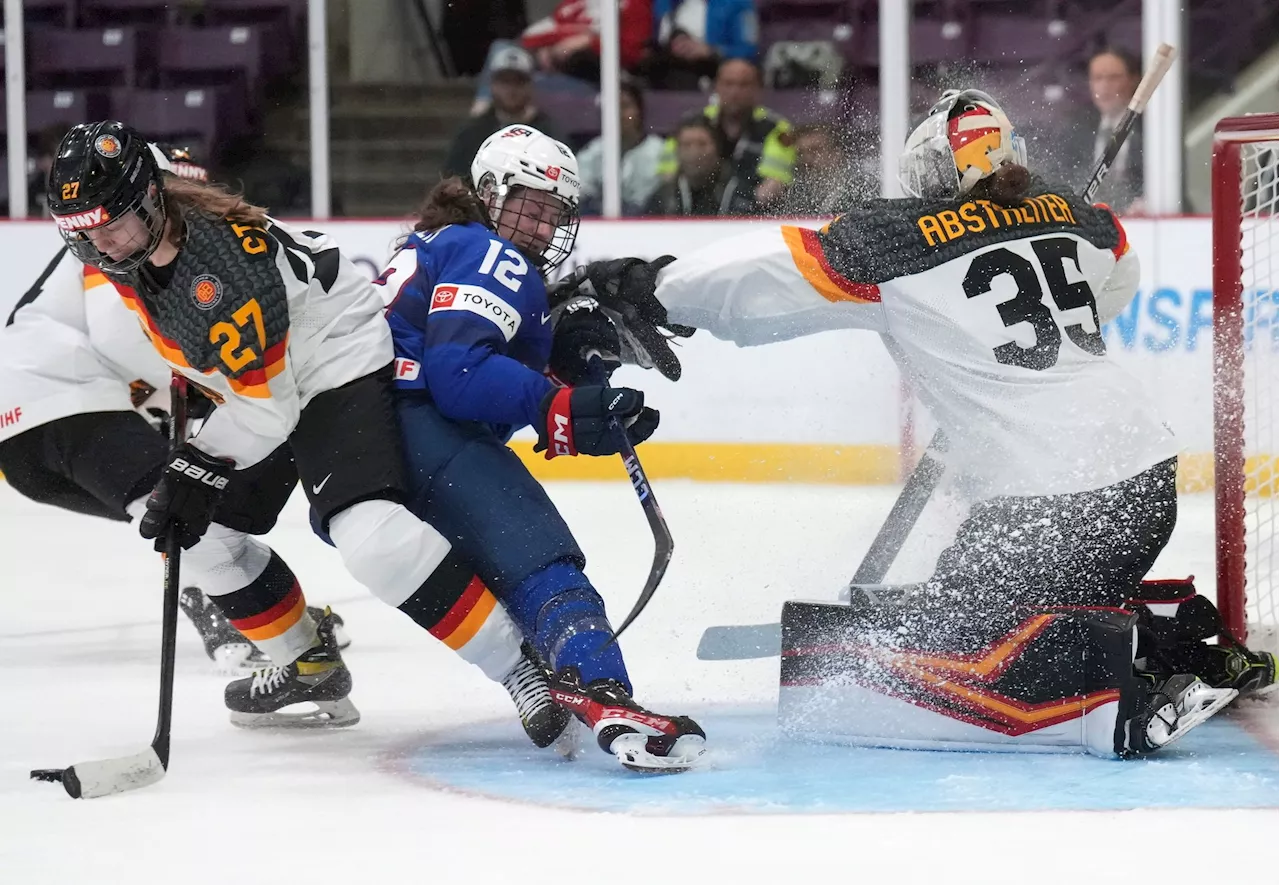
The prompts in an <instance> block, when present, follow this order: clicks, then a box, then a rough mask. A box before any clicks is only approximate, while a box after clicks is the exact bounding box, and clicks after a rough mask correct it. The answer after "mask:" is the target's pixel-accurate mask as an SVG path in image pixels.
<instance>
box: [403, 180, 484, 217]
mask: <svg viewBox="0 0 1280 885" xmlns="http://www.w3.org/2000/svg"><path fill="white" fill-rule="evenodd" d="M417 215H418V220H417V221H415V222H414V223H413V229H414V230H415V231H433V230H439V229H440V228H442V227H445V226H446V225H450V224H467V223H469V222H472V221H474V222H476V223H477V224H485V225H487V224H488V223H489V212H488V210H487V209H485V206H484V203H482V202H480V198H479V197H478V196H476V193H475V191H473V190H472V189H471V188H469V187H467V186H466V184H464V183H463V181H462V179H461V178H458V177H456V176H455V177H453V178H446V179H444V180H443V181H441V182H440V183H439V184H437V185H436V186H435V187H433V188H432V189H431V191H430V192H429V193H428V194H427V198H426V199H425V200H423V201H422V205H421V206H419V207H418V212H417Z"/></svg>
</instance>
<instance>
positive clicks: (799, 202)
mask: <svg viewBox="0 0 1280 885" xmlns="http://www.w3.org/2000/svg"><path fill="white" fill-rule="evenodd" d="M795 148H796V166H795V174H794V178H793V179H792V182H791V185H790V186H789V187H788V188H787V191H786V193H785V194H784V195H783V198H782V201H781V203H780V205H779V206H778V212H779V213H780V214H782V215H820V216H827V215H837V214H839V213H840V212H843V211H844V210H845V209H846V208H848V206H849V204H850V203H852V202H853V201H855V200H858V199H864V198H866V197H867V196H868V193H867V192H866V191H867V189H868V186H869V184H870V183H869V182H867V181H865V180H864V179H865V175H864V174H863V173H862V172H861V169H860V167H859V165H858V164H857V163H856V162H854V161H853V159H852V158H851V157H850V155H849V152H848V151H847V150H846V149H845V147H844V146H843V145H842V144H841V143H840V139H839V136H838V135H837V134H836V132H835V130H834V129H832V128H831V127H830V126H824V125H821V124H814V125H809V126H797V127H796V130H795Z"/></svg>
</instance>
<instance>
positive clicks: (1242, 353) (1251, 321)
mask: <svg viewBox="0 0 1280 885" xmlns="http://www.w3.org/2000/svg"><path fill="white" fill-rule="evenodd" d="M1277 137H1278V136H1277V115H1276V114H1250V115H1246V116H1241V117H1228V118H1225V119H1223V120H1221V121H1219V122H1218V125H1217V126H1216V127H1215V129H1214V143H1213V168H1212V175H1213V188H1212V195H1213V356H1214V359H1213V365H1214V369H1213V371H1214V388H1213V391H1214V396H1213V398H1214V496H1215V503H1216V512H1215V523H1216V524H1215V534H1216V542H1217V551H1216V552H1217V591H1218V607H1219V609H1220V610H1221V612H1222V616H1223V619H1224V621H1225V623H1226V629H1227V632H1228V633H1229V634H1230V636H1231V637H1233V638H1234V639H1236V640H1238V641H1244V640H1245V639H1246V638H1250V636H1251V634H1252V640H1253V641H1252V642H1251V644H1254V645H1258V644H1261V645H1269V646H1271V647H1272V648H1274V645H1275V635H1276V611H1277V580H1278V578H1280V563H1278V562H1277V559H1278V558H1280V552H1278V549H1277V548H1278V545H1280V541H1278V533H1280V520H1278V519H1277V510H1276V501H1277V471H1276V456H1277V450H1278V449H1280V445H1278V444H1277V435H1278V433H1280V424H1278V423H1277V412H1278V411H1280V402H1278V401H1280V379H1278V375H1280V366H1278V362H1277V353H1276V334H1277V328H1276V327H1277V308H1276V305H1277V294H1276V290H1277V265H1278V263H1280V256H1278V254H1277V253H1278V252H1280V242H1278V240H1280V230H1278V228H1277V214H1278V212H1277V210H1278V209H1280V205H1278V203H1277V188H1278V187H1280V181H1278V180H1277V178H1278V176H1277V160H1278V157H1280V144H1278V143H1277Z"/></svg>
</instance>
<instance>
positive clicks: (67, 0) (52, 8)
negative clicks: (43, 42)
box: [0, 0, 77, 28]
mask: <svg viewBox="0 0 1280 885" xmlns="http://www.w3.org/2000/svg"><path fill="white" fill-rule="evenodd" d="M76 4H77V0H23V2H22V23H23V24H24V25H25V26H26V27H31V26H32V25H56V26H58V27H60V28H74V27H75V26H76ZM3 18H4V16H3V15H0V19H3Z"/></svg>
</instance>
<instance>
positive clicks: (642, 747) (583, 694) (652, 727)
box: [551, 667, 707, 773]
mask: <svg viewBox="0 0 1280 885" xmlns="http://www.w3.org/2000/svg"><path fill="white" fill-rule="evenodd" d="M551 697H552V699H553V700H554V701H555V702H556V703H557V704H559V705H560V706H562V707H564V708H565V709H566V710H570V711H572V712H573V714H574V715H575V716H577V717H578V718H579V719H580V720H582V722H583V723H585V724H586V726H587V727H588V728H590V729H591V731H592V733H593V734H594V735H595V737H596V743H598V744H599V745H600V749H602V750H604V751H605V752H606V753H612V754H613V755H614V756H617V757H618V761H619V762H621V763H622V766H623V767H624V768H627V769H630V770H631V771H642V772H650V773H675V772H678V771H686V770H687V769H689V768H691V767H693V766H694V765H695V764H697V762H698V760H699V759H700V758H701V757H702V756H703V754H704V753H706V751H707V736H706V734H705V733H703V731H702V729H701V728H699V727H698V723H696V722H694V721H693V720H692V719H690V718H689V717H688V716H661V715H659V714H657V713H651V712H650V711H648V710H646V709H645V708H644V707H641V706H640V705H639V704H637V703H636V702H635V701H634V700H632V698H631V695H629V694H627V690H626V689H625V688H623V687H622V685H621V683H618V682H616V681H614V680H612V679H598V680H596V681H595V682H592V683H590V684H589V685H585V686H584V685H583V684H582V681H581V678H580V677H579V675H578V671H577V669H576V668H574V667H566V668H564V669H563V670H561V671H560V672H559V673H557V674H556V676H555V677H554V678H553V679H552V681H551Z"/></svg>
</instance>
